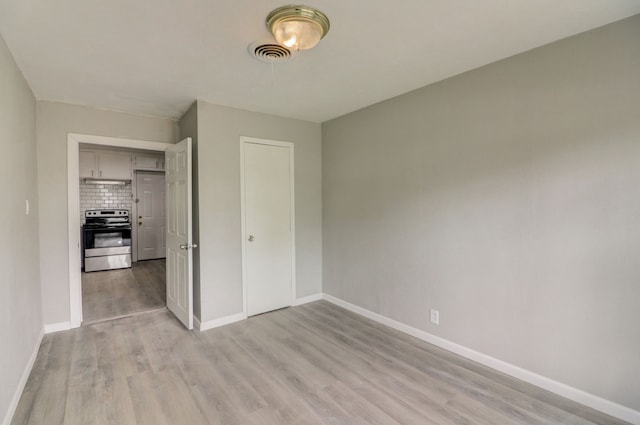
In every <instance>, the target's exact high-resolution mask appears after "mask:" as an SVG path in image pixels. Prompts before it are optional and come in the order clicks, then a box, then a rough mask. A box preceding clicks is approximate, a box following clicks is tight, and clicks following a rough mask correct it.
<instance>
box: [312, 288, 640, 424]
mask: <svg viewBox="0 0 640 425" xmlns="http://www.w3.org/2000/svg"><path fill="white" fill-rule="evenodd" d="M322 298H323V299H325V300H327V301H329V302H330V303H333V304H335V305H337V306H340V307H342V308H344V309H346V310H349V311H352V312H354V313H356V314H359V315H361V316H364V317H366V318H368V319H371V320H373V321H376V322H378V323H382V324H383V325H386V326H389V327H390V328H393V329H396V330H398V331H400V332H404V333H406V334H408V335H411V336H414V337H416V338H418V339H421V340H423V341H426V342H428V343H430V344H433V345H436V346H438V347H440V348H444V349H445V350H447V351H451V352H453V353H456V354H458V355H460V356H462V357H466V358H467V359H470V360H473V361H475V362H477V363H480V364H482V365H485V366H488V367H490V368H492V369H495V370H498V371H500V372H502V373H506V374H507V375H510V376H513V377H515V378H518V379H520V380H522V381H525V382H528V383H530V384H533V385H535V386H537V387H540V388H543V389H545V390H547V391H551V392H553V393H556V394H558V395H561V396H563V397H566V398H568V399H570V400H573V401H576V402H578V403H580V404H583V405H585V406H588V407H591V408H593V409H596V410H599V411H600V412H603V413H606V414H607V415H610V416H613V417H616V418H618V419H622V420H623V421H627V422H629V423H632V424H634V425H640V412H638V411H636V410H633V409H631V408H629V407H626V406H622V405H620V404H617V403H614V402H612V401H609V400H606V399H604V398H602V397H598V396H596V395H594V394H590V393H587V392H585V391H582V390H579V389H577V388H574V387H571V386H569V385H566V384H563V383H561V382H558V381H554V380H553V379H550V378H547V377H545V376H542V375H538V374H537V373H535V372H531V371H529V370H526V369H523V368H521V367H518V366H515V365H512V364H510V363H507V362H504V361H502V360H499V359H496V358H494V357H491V356H488V355H486V354H483V353H480V352H478V351H475V350H472V349H471V348H468V347H465V346H463V345H460V344H456V343H454V342H451V341H449V340H446V339H444V338H440V337H438V336H435V335H433V334H430V333H428V332H425V331H423V330H420V329H417V328H414V327H412V326H409V325H406V324H404V323H401V322H398V321H396V320H393V319H390V318H388V317H386V316H383V315H381V314H378V313H374V312H373V311H370V310H367V309H365V308H362V307H360V306H357V305H355V304H351V303H349V302H347V301H344V300H341V299H340V298H336V297H334V296H332V295H329V294H323V297H322Z"/></svg>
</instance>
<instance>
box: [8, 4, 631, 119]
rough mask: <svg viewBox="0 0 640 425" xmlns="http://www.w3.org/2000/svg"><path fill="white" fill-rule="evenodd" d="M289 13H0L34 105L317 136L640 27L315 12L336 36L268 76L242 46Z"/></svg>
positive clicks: (509, 13) (585, 17)
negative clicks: (250, 120)
mask: <svg viewBox="0 0 640 425" xmlns="http://www.w3.org/2000/svg"><path fill="white" fill-rule="evenodd" d="M305 1H306V0H305ZM287 3H288V0H285V1H282V0H278V1H277V0H261V1H256V0H133V1H132V0H0V33H1V34H2V36H3V37H4V39H5V41H6V42H7V44H8V45H9V48H10V49H11V52H12V53H13V55H14V57H15V59H16V61H17V63H18V65H19V67H20V69H21V70H22V71H23V73H24V75H25V77H26V79H27V81H28V82H29V84H30V86H31V88H32V89H33V91H34V93H35V96H36V97H37V98H38V99H44V100H55V101H61V102H69V103H76V104H83V105H91V106H96V107H100V108H107V109H114V110H119V111H126V112H132V113H138V114H144V115H152V116H160V117H171V118H179V117H180V116H181V114H182V113H183V112H184V111H185V110H186V109H187V108H188V107H189V105H190V104H191V103H192V102H193V100H194V99H196V98H197V99H202V100H205V101H208V102H211V103H216V104H220V105H227V106H232V107H237V108H242V109H248V110H253V111H260V112H265V113H269V114H275V115H280V116H285V117H293V118H300V119H305V120H310V121H316V122H322V121H326V120H328V119H331V118H334V117H337V116H340V115H343V114H345V113H348V112H351V111H354V110H356V109H360V108H362V107H365V106H368V105H370V104H373V103H376V102H379V101H381V100H384V99H387V98H390V97H393V96H396V95H398V94H401V93H405V92H407V91H410V90H413V89H416V88H418V87H422V86H425V85H427V84H430V83H433V82H435V81H438V80H442V79H444V78H447V77H450V76H452V75H455V74H459V73H461V72H464V71H467V70H470V69H473V68H476V67H478V66H481V65H484V64H487V63H491V62H494V61H496V60H499V59H502V58H505V57H508V56H512V55H514V54H517V53H520V52H523V51H525V50H529V49H531V48H534V47H537V46H541V45H543V44H547V43H549V42H552V41H555V40H558V39H561V38H565V37H567V36H570V35H573V34H577V33H580V32H583V31H586V30H589V29H591V28H595V27H598V26H602V25H604V24H607V23H610V22H613V21H616V20H619V19H622V18H625V17H628V16H631V15H634V14H637V13H640V1H639V0H482V1H479V0H396V1H390V0H386V1H385V0H360V1H354V0H313V1H308V2H307V3H306V4H308V5H310V6H314V7H317V8H318V9H320V10H322V11H323V12H325V13H326V14H327V15H328V16H329V18H330V19H331V30H330V31H329V34H328V35H327V36H326V37H325V39H324V40H322V41H321V42H320V44H319V45H318V46H317V47H316V48H314V49H313V50H310V51H306V52H301V53H299V54H297V55H296V56H294V57H293V58H292V59H291V60H290V61H289V62H286V63H282V64H276V65H275V66H274V67H273V74H272V69H271V65H270V64H266V63H263V62H260V61H258V60H256V59H255V58H253V57H251V56H250V55H249V53H248V51H247V46H248V45H249V44H250V43H252V42H254V41H256V40H268V39H269V33H268V31H267V29H266V27H265V25H264V19H265V17H266V16H267V14H268V13H269V11H271V10H272V9H274V8H276V7H278V6H281V5H283V4H287Z"/></svg>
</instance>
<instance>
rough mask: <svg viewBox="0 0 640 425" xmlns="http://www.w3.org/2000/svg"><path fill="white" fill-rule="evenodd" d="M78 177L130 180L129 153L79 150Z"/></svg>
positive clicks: (131, 173) (131, 172)
mask: <svg viewBox="0 0 640 425" xmlns="http://www.w3.org/2000/svg"><path fill="white" fill-rule="evenodd" d="M79 171H80V177H81V178H92V177H93V178H100V179H116V180H131V178H132V175H133V170H132V168H131V154H130V153H127V152H111V151H80V170H79Z"/></svg>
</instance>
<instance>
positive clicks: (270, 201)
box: [242, 139, 294, 316]
mask: <svg viewBox="0 0 640 425" xmlns="http://www.w3.org/2000/svg"><path fill="white" fill-rule="evenodd" d="M249 140H255V139H249ZM274 143H275V142H274ZM242 148H243V149H242V151H243V161H244V162H243V169H244V173H243V177H244V178H243V189H244V190H243V194H244V203H243V204H244V205H243V216H244V232H243V233H244V250H243V251H244V257H245V258H244V271H245V276H244V278H245V279H244V283H245V289H246V300H247V314H248V315H249V316H252V315H255V314H260V313H264V312H267V311H271V310H276V309H279V308H282V307H287V306H290V305H292V302H293V297H294V288H293V284H294V249H293V246H294V245H293V240H294V239H293V211H292V210H293V208H292V204H293V202H292V201H293V172H292V171H293V163H292V161H293V145H292V144H286V143H278V144H277V145H274V144H263V143H252V142H247V141H246V139H245V140H244V141H243V143H242Z"/></svg>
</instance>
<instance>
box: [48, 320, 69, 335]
mask: <svg viewBox="0 0 640 425" xmlns="http://www.w3.org/2000/svg"><path fill="white" fill-rule="evenodd" d="M73 327H74V326H71V322H60V323H49V324H48V325H44V333H45V334H50V333H52V332H60V331H68V330H69V329H71V328H73Z"/></svg>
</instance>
